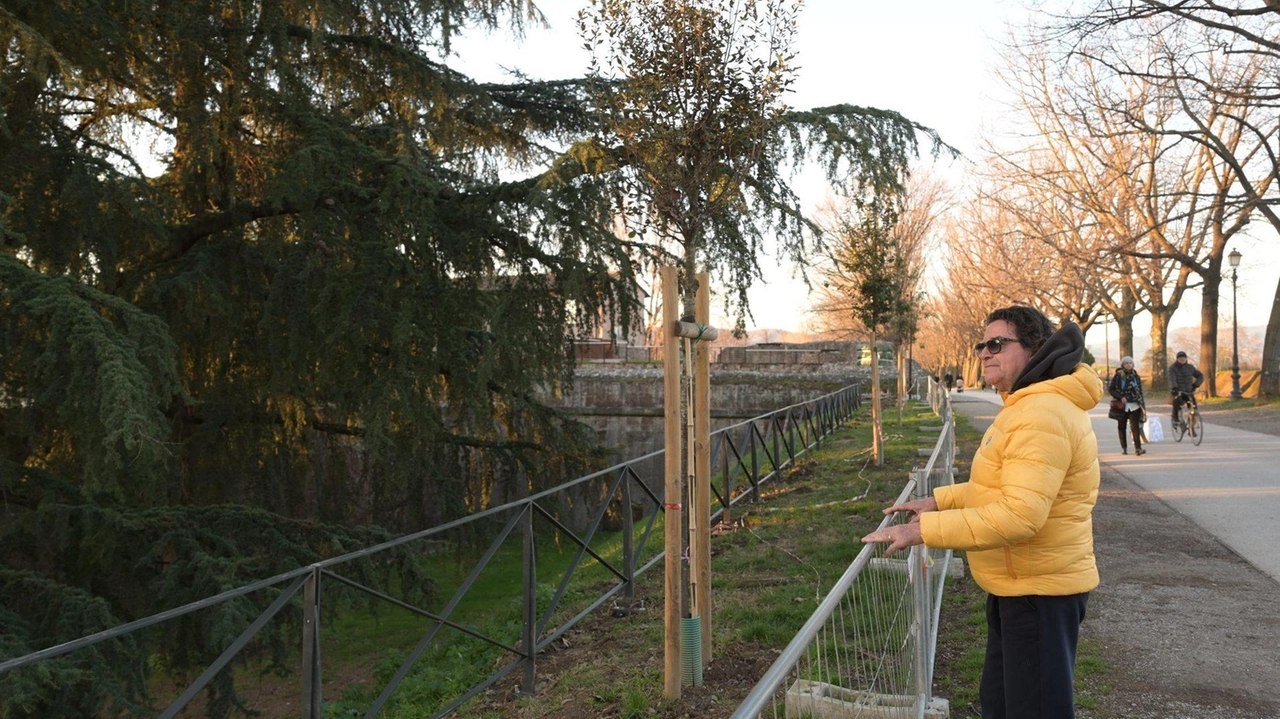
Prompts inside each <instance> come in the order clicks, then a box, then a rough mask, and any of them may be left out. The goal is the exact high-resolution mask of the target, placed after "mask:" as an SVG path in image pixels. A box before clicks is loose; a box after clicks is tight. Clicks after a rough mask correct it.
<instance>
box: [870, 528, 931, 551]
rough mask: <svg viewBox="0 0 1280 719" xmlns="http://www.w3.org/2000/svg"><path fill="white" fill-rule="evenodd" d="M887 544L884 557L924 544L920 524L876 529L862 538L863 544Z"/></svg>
mask: <svg viewBox="0 0 1280 719" xmlns="http://www.w3.org/2000/svg"><path fill="white" fill-rule="evenodd" d="M881 542H888V543H889V546H888V547H886V548H885V550H884V553H885V555H886V556H888V555H890V554H893V553H894V552H896V551H898V550H899V549H906V548H907V547H913V546H915V545H917V544H924V538H923V537H921V536H920V523H919V522H907V523H906V524H894V525H891V526H888V527H885V528H884V529H877V530H876V531H874V532H872V533H871V534H868V535H867V536H865V537H863V538H862V543H863V544H879V543H881Z"/></svg>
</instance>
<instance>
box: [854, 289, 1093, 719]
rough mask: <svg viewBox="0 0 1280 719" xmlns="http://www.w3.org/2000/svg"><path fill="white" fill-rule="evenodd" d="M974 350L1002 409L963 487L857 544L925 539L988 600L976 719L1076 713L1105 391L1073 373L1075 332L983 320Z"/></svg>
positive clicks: (1033, 319)
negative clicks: (962, 562)
mask: <svg viewBox="0 0 1280 719" xmlns="http://www.w3.org/2000/svg"><path fill="white" fill-rule="evenodd" d="M977 349H978V356H979V357H980V358H981V359H982V363H983V370H984V372H985V375H986V380H987V382H988V383H990V384H992V385H994V386H995V387H996V388H997V389H999V390H1000V392H1001V395H1002V396H1003V397H1004V408H1003V409H1001V410H1000V413H999V414H997V415H996V418H995V421H994V422H993V423H992V425H991V427H990V428H989V429H988V430H987V432H986V434H985V435H983V437H982V443H981V444H980V445H979V448H978V451H977V453H976V454H975V455H974V458H973V467H972V471H971V474H970V478H969V481H968V482H966V483H962V484H956V485H952V486H949V487H939V488H937V489H936V490H935V491H934V494H933V496H932V497H928V498H925V499H919V500H914V501H911V502H908V503H906V504H903V505H898V506H894V507H889V508H888V509H887V510H885V511H886V513H892V512H909V513H910V514H911V519H910V521H909V522H907V523H905V524H899V525H895V526H892V527H887V528H886V529H884V530H880V531H877V532H872V533H871V534H869V535H867V536H866V537H864V538H863V541H864V542H888V543H889V547H888V548H887V549H886V550H885V551H886V554H889V553H893V552H896V551H898V550H899V549H902V548H904V547H909V546H911V545H914V544H921V543H923V544H926V545H928V546H930V547H935V548H939V549H962V550H966V551H967V552H968V557H969V566H970V570H971V571H972V573H973V578H974V580H975V581H976V582H977V583H978V585H979V586H981V587H982V588H983V589H984V590H986V591H987V593H988V597H987V654H986V662H985V664H984V667H983V672H982V684H981V686H980V688H979V696H980V698H981V701H982V716H983V717H984V718H998V719H1031V718H1033V717H1034V718H1035V719H1058V718H1060V717H1074V716H1075V711H1074V699H1073V695H1072V680H1073V676H1074V673H1075V656H1076V645H1077V640H1078V638H1079V630H1080V622H1081V621H1083V620H1084V615H1085V607H1086V604H1087V603H1088V598H1089V591H1090V590H1092V589H1093V588H1094V587H1096V586H1098V568H1097V564H1096V563H1095V561H1094V555H1093V523H1092V515H1093V506H1094V504H1095V503H1096V501H1097V498H1098V479H1099V471H1098V440H1097V437H1095V436H1094V433H1093V426H1092V424H1091V422H1090V420H1089V416H1088V411H1089V410H1090V409H1092V408H1094V407H1095V406H1097V404H1098V400H1099V399H1101V398H1102V394H1103V387H1102V381H1101V380H1100V379H1098V375H1097V374H1096V373H1095V372H1094V371H1093V370H1092V369H1091V368H1089V367H1088V366H1087V365H1084V364H1080V358H1081V357H1082V356H1083V353H1084V336H1083V335H1082V334H1081V332H1080V328H1079V327H1077V326H1076V325H1074V324H1072V323H1067V324H1066V325H1064V326H1063V328H1062V329H1061V330H1058V331H1057V332H1055V331H1054V329H1053V325H1052V324H1051V323H1050V322H1049V320H1048V319H1047V318H1045V316H1044V315H1043V314H1041V313H1040V312H1038V311H1037V310H1035V309H1032V308H1030V307H1007V308H1004V309H999V310H996V311H995V312H992V313H991V314H990V315H989V316H988V317H987V329H986V334H985V335H984V337H983V341H982V342H981V343H980V344H979V345H978V347H977Z"/></svg>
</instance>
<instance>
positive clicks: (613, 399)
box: [550, 365, 888, 461]
mask: <svg viewBox="0 0 1280 719" xmlns="http://www.w3.org/2000/svg"><path fill="white" fill-rule="evenodd" d="M882 374H883V373H882ZM869 375H870V369H869V368H866V367H849V366H845V367H844V368H843V369H842V370H840V371H836V368H834V367H833V366H831V365H827V366H826V370H825V371H823V372H815V371H807V372H806V371H800V372H781V371H773V372H760V371H757V372H743V371H724V370H720V371H713V372H712V375H711V431H712V432H714V431H716V430H718V429H722V428H724V427H728V426H731V425H734V424H737V423H739V422H742V421H743V420H747V419H750V418H752V417H758V416H760V415H762V414H768V413H769V412H773V411H775V410H778V409H782V408H783V407H787V406H790V405H793V404H798V403H800V402H807V401H809V400H811V399H816V398H818V397H821V396H822V395H825V394H829V393H831V392H835V391H836V390H838V389H841V388H843V387H847V386H849V385H851V384H856V383H859V382H863V383H865V382H866V378H867V377H869ZM885 379H886V380H887V379H888V377H886V378H885ZM550 403H551V404H552V405H554V406H556V407H559V408H561V409H563V410H566V411H568V412H570V413H572V414H574V415H576V416H577V417H578V418H580V419H581V420H582V421H584V422H586V423H587V424H589V425H591V426H593V427H595V429H596V431H597V432H598V434H599V437H600V443H601V445H602V446H605V447H608V448H612V449H613V450H614V452H615V454H614V456H615V458H616V460H617V461H623V460H626V459H631V458H633V457H639V456H641V455H644V454H648V453H649V452H653V451H656V450H659V449H662V443H663V417H662V415H663V381H662V371H661V369H657V368H652V367H643V366H642V367H628V366H620V365H586V366H583V367H580V369H579V372H578V375H577V378H576V379H575V381H574V385H573V387H572V388H570V389H569V390H568V391H567V392H564V393H563V394H562V395H561V396H559V397H555V398H553V399H551V400H550Z"/></svg>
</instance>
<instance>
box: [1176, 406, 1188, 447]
mask: <svg viewBox="0 0 1280 719" xmlns="http://www.w3.org/2000/svg"><path fill="white" fill-rule="evenodd" d="M1186 433H1187V410H1186V408H1185V407H1179V408H1178V416H1177V417H1176V418H1174V420H1173V441H1175V442H1181V441H1182V435H1184V434H1186Z"/></svg>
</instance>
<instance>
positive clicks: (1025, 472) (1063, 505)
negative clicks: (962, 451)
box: [920, 364, 1102, 597]
mask: <svg viewBox="0 0 1280 719" xmlns="http://www.w3.org/2000/svg"><path fill="white" fill-rule="evenodd" d="M1101 397H1102V380H1100V379H1098V375H1096V374H1095V373H1094V371H1093V369H1092V368H1090V367H1089V366H1088V365H1084V364H1081V365H1077V366H1076V368H1075V369H1074V370H1073V371H1072V372H1071V374H1068V375H1063V376H1061V377H1056V378H1054V379H1049V380H1045V381H1043V382H1036V383H1035V384H1032V385H1029V386H1027V387H1023V388H1022V389H1019V390H1018V391H1016V392H1014V393H1012V394H1009V395H1006V396H1005V398H1004V402H1005V404H1004V408H1003V409H1002V410H1000V413H999V414H997V415H996V419H995V422H993V423H992V425H991V427H990V428H989V429H988V430H987V433H986V434H985V435H983V437H982V444H981V445H980V446H979V448H978V452H977V454H975V455H974V457H973V468H972V471H971V473H970V476H969V481H968V482H965V483H962V484H956V485H952V486H949V487H939V488H938V489H937V490H936V491H935V492H934V498H935V499H936V500H937V502H938V509H939V511H937V512H926V513H924V514H922V515H920V531H921V534H922V536H923V537H924V543H925V544H926V545H927V546H929V547H937V548H942V549H963V550H967V551H968V553H969V566H970V569H971V571H972V572H973V578H974V580H976V581H977V582H978V585H979V586H981V587H982V588H983V589H985V590H986V591H988V592H990V593H991V594H994V595H996V596H1002V597H1017V596H1025V595H1031V594H1036V595H1044V596H1063V595H1067V594H1077V593H1079V592H1087V591H1090V590H1091V589H1093V588H1094V587H1096V586H1098V566H1097V564H1096V563H1095V561H1094V556H1093V519H1092V515H1093V505H1094V504H1096V503H1097V500H1098V476H1099V475H1098V439H1097V437H1095V436H1094V434H1093V426H1092V425H1091V424H1090V421H1089V416H1088V414H1087V412H1088V410H1090V409H1093V408H1094V407H1096V406H1097V404H1098V400H1099V399H1100V398H1101Z"/></svg>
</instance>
